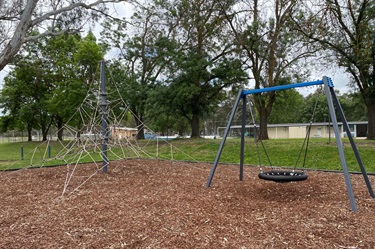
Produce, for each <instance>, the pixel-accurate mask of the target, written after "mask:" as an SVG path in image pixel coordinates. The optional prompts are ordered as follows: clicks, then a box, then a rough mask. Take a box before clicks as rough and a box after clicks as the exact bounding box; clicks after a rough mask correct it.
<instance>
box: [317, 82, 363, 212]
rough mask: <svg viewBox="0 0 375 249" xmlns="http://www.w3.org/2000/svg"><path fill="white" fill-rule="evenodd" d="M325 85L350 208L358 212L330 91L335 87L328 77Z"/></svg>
mask: <svg viewBox="0 0 375 249" xmlns="http://www.w3.org/2000/svg"><path fill="white" fill-rule="evenodd" d="M323 83H324V91H325V94H326V97H327V103H328V108H329V113H330V115H331V120H332V124H333V129H334V132H335V138H336V144H337V149H338V151H339V155H340V160H341V166H342V170H343V172H344V179H345V184H346V189H347V191H348V195H349V200H350V206H351V209H352V211H353V212H357V206H356V203H355V198H354V193H353V187H352V183H351V181H350V176H349V170H348V165H347V163H346V159H345V153H344V148H343V145H342V141H341V135H340V131H339V126H338V123H337V117H336V113H335V108H334V106H333V102H332V95H331V91H330V89H331V88H332V87H333V86H332V84H331V82H330V81H329V79H328V78H327V77H326V76H324V77H323ZM332 91H333V89H332Z"/></svg>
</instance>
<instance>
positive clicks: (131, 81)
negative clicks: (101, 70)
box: [101, 2, 172, 139]
mask: <svg viewBox="0 0 375 249" xmlns="http://www.w3.org/2000/svg"><path fill="white" fill-rule="evenodd" d="M159 18H160V16H159V13H158V11H157V10H156V9H155V5H154V3H153V2H151V3H149V4H148V5H145V6H139V8H138V9H136V11H135V13H134V14H133V16H132V19H131V21H130V24H126V23H125V22H123V21H117V22H113V21H107V22H105V23H104V24H103V27H104V30H103V32H102V33H101V34H102V36H103V41H104V42H105V43H106V44H107V46H112V47H114V48H115V49H116V50H117V51H118V52H119V56H118V61H119V63H114V64H113V67H112V70H111V71H112V72H114V74H116V83H117V84H118V85H119V86H120V87H119V91H120V92H121V95H122V97H123V98H124V99H125V100H126V101H127V104H128V105H129V107H130V109H131V111H132V114H133V116H134V120H135V123H136V127H137V128H138V133H137V139H144V125H143V124H144V122H145V116H146V105H147V101H148V99H149V96H150V93H151V92H152V91H153V88H154V87H155V85H156V84H157V81H158V80H159V78H160V77H161V76H162V73H163V71H164V70H165V67H166V65H167V63H168V57H169V56H168V53H169V50H170V49H171V47H172V43H171V41H170V40H169V38H168V34H165V33H164V30H163V28H162V26H161V25H160V24H159V22H160V20H159ZM127 27H130V28H131V29H132V32H129V29H130V28H129V29H128V28H127ZM127 31H128V32H127ZM129 33H135V35H133V36H131V35H130V34H129ZM115 71H116V72H115Z"/></svg>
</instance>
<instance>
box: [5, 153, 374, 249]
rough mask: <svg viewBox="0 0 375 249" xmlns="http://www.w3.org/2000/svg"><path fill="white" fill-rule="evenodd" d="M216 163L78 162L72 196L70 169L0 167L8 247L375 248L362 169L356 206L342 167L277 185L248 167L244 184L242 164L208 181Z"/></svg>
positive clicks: (371, 209)
mask: <svg viewBox="0 0 375 249" xmlns="http://www.w3.org/2000/svg"><path fill="white" fill-rule="evenodd" d="M211 167H212V165H211V164H204V163H187V162H176V161H161V160H144V159H132V160H123V161H116V162H111V164H110V165H109V169H108V173H106V174H104V173H101V172H100V173H97V174H94V175H92V174H93V172H95V171H96V168H95V166H94V165H90V164H86V165H79V166H78V167H77V169H76V170H75V172H74V174H73V177H72V178H71V180H70V182H69V185H68V186H67V189H66V191H65V192H64V194H63V189H64V184H65V183H66V177H67V172H68V171H67V169H68V168H67V166H62V167H55V168H40V169H28V170H19V171H13V172H0V248H375V199H373V198H371V197H370V194H369V192H368V189H367V187H366V184H365V182H364V180H363V177H362V175H351V180H352V183H353V190H354V193H355V198H356V203H357V207H358V212H357V213H354V212H352V211H351V209H350V203H349V198H348V194H347V190H346V186H345V181H344V177H343V174H341V173H327V172H312V171H311V172H308V174H309V178H308V179H307V180H306V181H302V182H291V183H274V182H269V181H264V180H260V179H259V178H258V176H257V174H258V171H259V169H258V168H257V167H245V179H244V181H242V182H241V181H239V180H238V165H224V164H220V165H219V166H218V167H217V170H216V173H215V177H214V178H213V181H212V185H211V187H210V188H206V187H205V184H206V181H207V178H208V176H209V172H210V170H211ZM69 170H70V171H69V172H72V169H71V168H69ZM89 176H91V178H88V177H89ZM369 177H370V181H371V183H372V185H373V186H375V177H374V176H369ZM77 187H78V189H76V188H77ZM74 190H75V191H74Z"/></svg>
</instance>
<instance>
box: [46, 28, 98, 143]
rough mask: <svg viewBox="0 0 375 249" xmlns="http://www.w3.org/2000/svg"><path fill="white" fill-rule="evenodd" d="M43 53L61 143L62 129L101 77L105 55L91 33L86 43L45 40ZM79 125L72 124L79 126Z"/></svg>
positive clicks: (50, 103) (67, 39)
mask: <svg viewBox="0 0 375 249" xmlns="http://www.w3.org/2000/svg"><path fill="white" fill-rule="evenodd" d="M40 52H41V57H42V58H43V60H44V62H45V63H48V65H47V66H45V77H46V78H45V81H46V83H49V84H51V87H52V90H51V92H50V95H49V100H48V110H49V112H50V113H51V114H52V115H53V116H54V119H55V122H56V126H57V129H58V134H57V136H58V139H59V140H62V139H63V137H62V135H63V126H64V125H65V123H66V122H67V120H68V119H69V118H70V117H71V116H72V115H73V114H74V113H75V112H76V110H77V108H78V107H79V105H80V104H81V103H82V101H83V100H84V98H85V97H86V95H87V92H88V90H89V89H90V88H91V86H92V84H93V80H94V79H95V78H94V77H95V76H97V77H98V76H99V75H98V73H97V72H98V71H99V70H98V68H99V61H101V60H103V57H104V51H103V49H102V48H101V47H100V46H99V45H98V44H96V38H95V36H94V35H93V34H92V33H91V32H89V33H88V34H87V36H86V37H85V38H84V39H82V38H81V37H80V36H78V35H68V34H63V35H60V36H57V37H52V38H48V39H45V43H43V44H41V47H40ZM62 107H63V108H62ZM79 121H80V119H79V120H78V123H77V120H71V122H74V124H75V125H77V126H79V125H80V123H79Z"/></svg>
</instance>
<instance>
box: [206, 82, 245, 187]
mask: <svg viewBox="0 0 375 249" xmlns="http://www.w3.org/2000/svg"><path fill="white" fill-rule="evenodd" d="M241 97H242V89H240V90H239V91H238V95H237V98H236V101H235V103H234V105H233V108H232V112H231V114H230V117H229V120H228V123H227V127H226V128H225V131H224V135H223V140H221V143H220V147H219V150H218V151H217V154H216V158H215V161H214V165H213V166H212V169H211V172H210V176H209V177H208V180H207V183H206V188H208V187H210V185H211V182H212V178H213V177H214V174H215V171H216V167H217V164H218V163H219V159H220V156H221V153H222V151H223V148H224V145H225V141H226V140H227V137H228V134H229V130H230V126H231V124H232V121H233V118H234V114H235V113H236V109H237V106H238V103H239V102H240V99H241Z"/></svg>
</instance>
